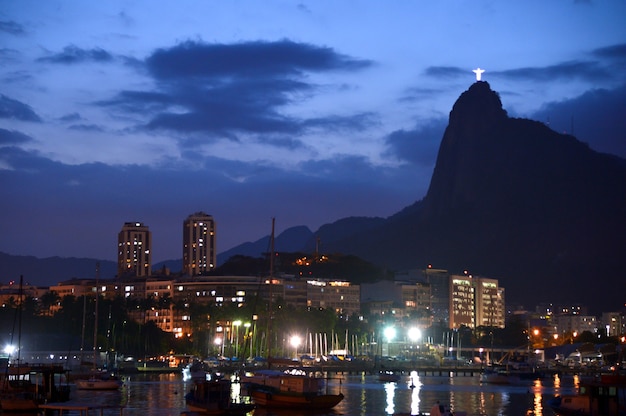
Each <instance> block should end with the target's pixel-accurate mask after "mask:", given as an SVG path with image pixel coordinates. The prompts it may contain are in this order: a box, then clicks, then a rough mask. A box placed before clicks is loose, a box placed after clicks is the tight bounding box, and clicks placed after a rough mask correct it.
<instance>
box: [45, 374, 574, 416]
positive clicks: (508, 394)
mask: <svg viewBox="0 0 626 416" xmlns="http://www.w3.org/2000/svg"><path fill="white" fill-rule="evenodd" d="M123 380H124V384H123V386H122V387H121V388H120V389H119V390H113V391H99V392H93V391H84V390H77V389H75V386H72V392H71V397H72V400H71V401H69V402H67V403H61V404H58V405H53V404H49V405H44V406H42V409H46V408H47V409H48V410H51V411H54V413H51V414H58V415H60V414H63V415H80V416H87V415H92V416H119V415H122V414H123V415H124V416H145V415H151V416H174V415H175V416H178V415H181V414H187V415H191V414H194V413H193V412H192V410H191V409H190V408H189V407H188V406H187V404H186V402H185V395H186V393H187V392H189V391H190V389H191V388H192V386H193V383H194V381H192V380H183V377H182V374H181V373H180V372H178V373H160V374H159V373H145V374H132V375H127V376H124V377H123ZM327 382H328V386H327V387H328V390H329V391H330V392H332V393H337V394H338V393H339V392H341V393H342V394H343V395H344V396H345V397H344V399H343V400H342V401H341V402H340V403H339V404H337V406H335V407H334V408H332V409H325V410H320V411H310V410H296V411H293V410H289V411H288V414H289V415H290V416H292V415H295V416H299V415H300V414H302V415H304V414H306V415H308V416H339V415H344V416H352V415H355V416H357V415H358V416H365V415H372V414H376V415H420V414H422V415H425V414H428V413H429V411H430V408H431V407H432V405H433V404H434V403H435V402H436V401H440V402H441V403H442V404H445V405H446V406H448V407H449V408H450V409H451V410H452V411H454V412H457V413H458V414H463V412H465V414H466V415H467V416H478V415H497V414H502V415H519V414H523V415H534V416H554V415H555V414H556V413H555V412H554V411H553V410H552V409H551V408H550V407H549V406H548V402H549V400H551V399H552V398H554V396H555V395H568V394H574V393H575V391H576V386H578V385H579V383H580V379H579V377H578V376H577V375H561V376H559V375H552V376H549V377H547V378H544V379H541V380H533V381H532V383H530V384H528V385H523V386H517V385H515V386H502V385H490V384H482V383H481V382H480V377H478V375H475V376H467V375H465V376H455V375H454V374H450V375H449V376H423V375H418V374H417V373H416V372H413V373H411V372H409V373H402V374H401V375H400V379H399V380H398V381H397V382H381V381H379V379H378V374H374V373H350V374H348V373H345V374H337V375H336V376H333V377H331V378H330V379H328V381H327ZM241 395H245V391H244V390H243V386H242V384H241V383H238V382H236V381H235V382H233V383H232V389H231V396H232V397H233V398H239V397H240V396H241ZM55 406H58V407H55ZM298 412H300V413H298ZM286 414H287V413H285V410H280V409H271V408H263V407H257V408H255V409H254V410H252V411H251V412H249V413H248V415H249V416H252V415H254V416H280V415H286Z"/></svg>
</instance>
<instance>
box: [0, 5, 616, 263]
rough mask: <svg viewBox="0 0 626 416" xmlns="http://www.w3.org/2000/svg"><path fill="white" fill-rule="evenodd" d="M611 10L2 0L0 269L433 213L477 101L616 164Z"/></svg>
mask: <svg viewBox="0 0 626 416" xmlns="http://www.w3.org/2000/svg"><path fill="white" fill-rule="evenodd" d="M624 22H626V2H624V1H623V0H606V1H549V2H546V1H539V0H537V1H514V2H509V1H507V2H502V1H480V0H476V1H431V2H424V1H411V2H408V1H405V2H391V3H389V2H382V1H374V0H372V1H342V2H337V1H310V2H306V1H305V2H290V1H258V2H257V1H176V2H154V1H141V0H138V1H103V2H91V1H53V0H51V1H39V0H37V1H35V0H20V1H15V0H0V251H3V252H6V253H9V254H19V255H34V256H37V257H48V256H62V257H93V258H99V259H107V260H114V259H115V258H116V245H117V233H118V232H119V230H120V229H121V227H122V225H123V224H124V222H127V221H141V222H144V223H145V224H146V225H147V226H149V227H150V230H151V231H152V238H153V261H154V262H158V261H162V260H166V259H177V258H180V257H181V255H182V249H181V241H182V223H183V220H184V219H185V218H186V217H187V216H188V215H189V214H191V213H194V212H197V211H204V212H206V213H208V214H211V215H213V216H214V218H215V220H216V222H217V232H218V237H217V244H218V252H222V251H224V250H227V249H229V248H232V247H233V246H235V245H238V244H240V243H243V242H246V241H254V240H256V239H258V238H261V237H262V236H265V235H267V234H269V232H270V227H271V218H272V217H275V218H276V226H277V228H276V231H277V233H280V232H281V231H282V230H284V229H286V228H289V227H292V226H296V225H306V226H308V227H309V228H310V229H311V230H312V231H315V230H316V229H317V228H318V227H319V226H321V225H323V224H325V223H330V222H334V221H336V220H339V219H341V218H345V217H349V216H381V217H387V216H390V215H392V214H394V213H396V212H398V211H400V210H401V209H402V208H404V207H406V206H407V205H409V204H412V203H413V202H415V201H417V200H419V199H421V198H423V196H424V195H425V193H426V190H427V187H428V184H429V182H430V177H431V175H432V171H433V168H434V164H435V159H436V155H437V151H438V147H439V143H440V141H441V138H442V135H443V132H444V129H445V126H446V124H447V121H448V120H447V119H448V115H449V112H450V110H451V109H452V105H453V104H454V102H455V101H456V99H457V98H458V97H459V95H460V94H461V93H462V92H463V91H465V90H467V88H469V86H470V85H471V84H472V83H473V82H475V80H476V78H475V74H474V73H473V72H472V69H474V68H477V67H481V68H484V69H485V73H483V74H482V79H483V80H485V81H487V82H489V84H490V85H491V88H492V89H494V90H495V91H497V92H498V93H499V94H500V96H501V99H502V102H503V105H504V108H505V109H506V110H507V111H508V113H509V115H510V116H514V117H526V118H532V119H535V120H538V121H542V122H546V123H549V125H550V126H551V127H552V128H553V129H554V130H556V131H559V132H567V133H573V134H574V135H575V136H576V137H577V138H578V139H579V140H581V141H583V142H586V143H588V144H589V146H590V147H591V148H592V149H595V150H597V151H600V152H606V153H611V154H614V155H617V156H620V157H622V158H626V24H625V23H624Z"/></svg>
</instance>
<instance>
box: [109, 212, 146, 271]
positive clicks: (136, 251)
mask: <svg viewBox="0 0 626 416" xmlns="http://www.w3.org/2000/svg"><path fill="white" fill-rule="evenodd" d="M117 246H118V252H117V274H118V277H120V278H121V277H124V276H138V277H145V276H150V275H151V274H152V264H151V247H152V233H151V232H150V230H149V229H148V227H147V226H146V225H144V224H143V223H141V222H127V223H125V224H124V226H123V227H122V230H121V231H120V232H119V234H118V238H117Z"/></svg>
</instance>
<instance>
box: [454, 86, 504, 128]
mask: <svg viewBox="0 0 626 416" xmlns="http://www.w3.org/2000/svg"><path fill="white" fill-rule="evenodd" d="M506 119H507V112H506V110H504V109H503V108H502V101H500V96H499V95H498V93H497V92H495V91H493V90H492V89H491V87H490V86H489V83H488V82H486V81H476V82H475V83H474V84H472V85H471V86H470V87H469V89H468V90H467V91H465V92H463V93H462V94H461V96H460V97H459V98H458V99H457V100H456V103H454V106H453V107H452V111H451V112H450V121H449V128H450V129H452V130H453V131H456V132H457V133H461V134H470V135H471V136H475V135H480V134H482V133H484V132H485V130H487V129H493V126H494V124H499V123H500V122H502V121H503V120H506Z"/></svg>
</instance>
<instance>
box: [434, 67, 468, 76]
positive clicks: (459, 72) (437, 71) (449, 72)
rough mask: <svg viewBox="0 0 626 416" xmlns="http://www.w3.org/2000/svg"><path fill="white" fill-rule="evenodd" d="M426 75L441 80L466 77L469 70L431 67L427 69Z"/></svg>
mask: <svg viewBox="0 0 626 416" xmlns="http://www.w3.org/2000/svg"><path fill="white" fill-rule="evenodd" d="M425 74H426V75H427V76H431V77H440V78H456V77H459V76H464V77H466V76H467V69H461V68H459V67H455V66H429V67H428V68H426V71H425Z"/></svg>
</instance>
